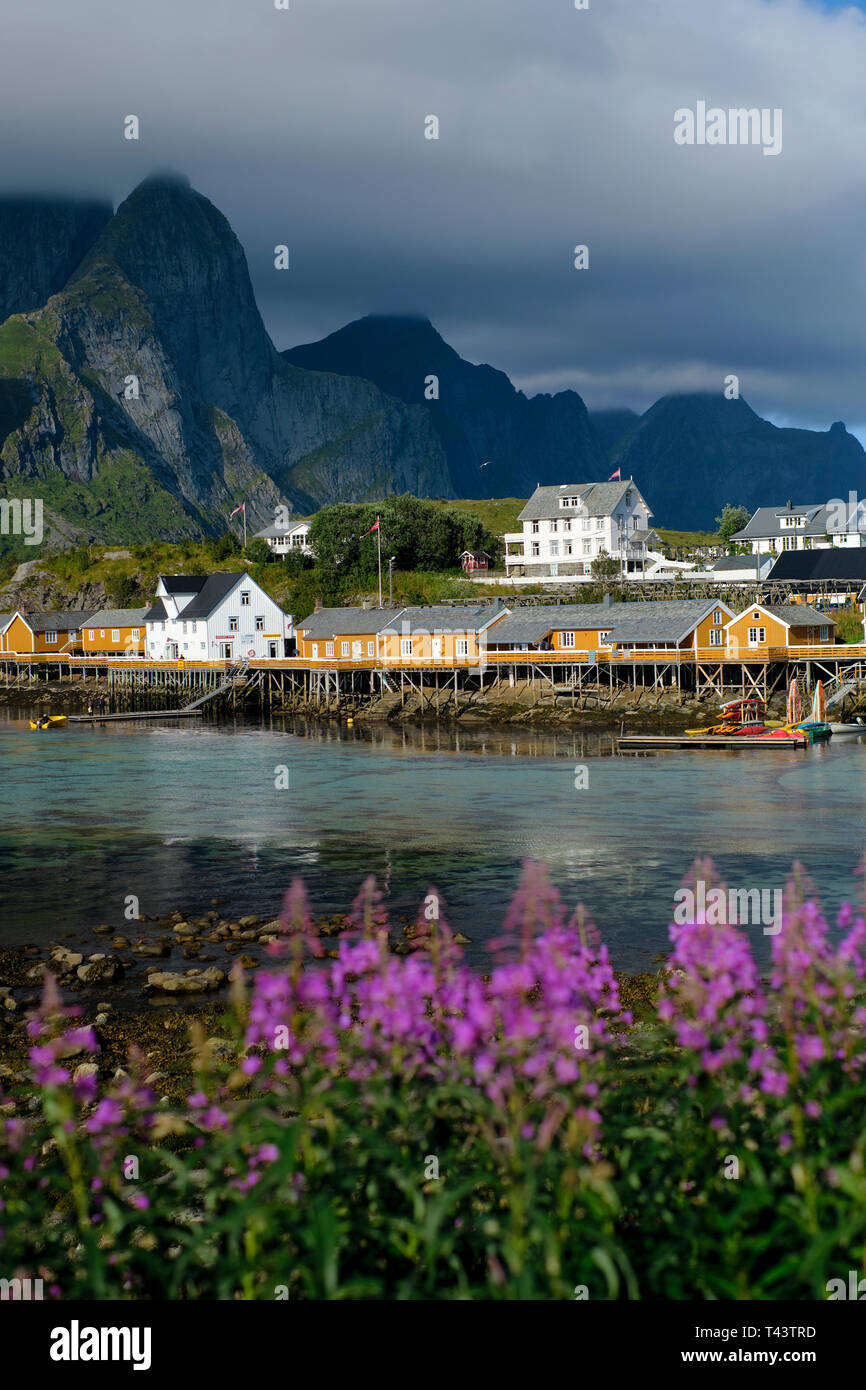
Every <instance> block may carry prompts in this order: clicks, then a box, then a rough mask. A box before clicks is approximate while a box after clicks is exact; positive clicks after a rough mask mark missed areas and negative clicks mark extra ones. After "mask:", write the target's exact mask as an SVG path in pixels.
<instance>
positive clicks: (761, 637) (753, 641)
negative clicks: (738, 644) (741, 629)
mask: <svg viewBox="0 0 866 1390" xmlns="http://www.w3.org/2000/svg"><path fill="white" fill-rule="evenodd" d="M766 642H767V629H766V628H765V627H750V628H749V646H750V647H763V646H766Z"/></svg>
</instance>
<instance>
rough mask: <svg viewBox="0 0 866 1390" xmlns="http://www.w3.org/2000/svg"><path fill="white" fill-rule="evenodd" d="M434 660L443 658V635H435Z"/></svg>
mask: <svg viewBox="0 0 866 1390" xmlns="http://www.w3.org/2000/svg"><path fill="white" fill-rule="evenodd" d="M433 660H434V661H441V660H442V638H441V637H434V638H433Z"/></svg>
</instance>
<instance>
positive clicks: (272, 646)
mask: <svg viewBox="0 0 866 1390" xmlns="http://www.w3.org/2000/svg"><path fill="white" fill-rule="evenodd" d="M276 654H277V644H276V642H269V643H268V656H272V657H275V656H276Z"/></svg>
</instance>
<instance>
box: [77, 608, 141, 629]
mask: <svg viewBox="0 0 866 1390" xmlns="http://www.w3.org/2000/svg"><path fill="white" fill-rule="evenodd" d="M146 614H147V609H146V608H100V609H98V610H97V611H96V612H95V613H93V614H91V616H90V617H89V618H88V620H87V621H88V622H89V623H90V624H92V625H93V626H94V627H141V626H142V625H143V623H144V620H145V616H146Z"/></svg>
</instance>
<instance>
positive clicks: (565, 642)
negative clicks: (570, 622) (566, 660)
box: [559, 632, 574, 647]
mask: <svg viewBox="0 0 866 1390" xmlns="http://www.w3.org/2000/svg"><path fill="white" fill-rule="evenodd" d="M559 645H560V646H561V647H573V646H574V633H573V632H561V633H560V634H559Z"/></svg>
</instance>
